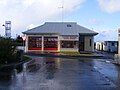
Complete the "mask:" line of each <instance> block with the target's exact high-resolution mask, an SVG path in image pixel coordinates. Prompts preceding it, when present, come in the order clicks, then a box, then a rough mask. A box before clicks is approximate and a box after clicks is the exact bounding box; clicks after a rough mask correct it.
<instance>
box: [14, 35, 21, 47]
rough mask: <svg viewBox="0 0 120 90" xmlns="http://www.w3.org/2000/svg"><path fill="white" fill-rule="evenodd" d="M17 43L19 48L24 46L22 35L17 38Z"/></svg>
mask: <svg viewBox="0 0 120 90" xmlns="http://www.w3.org/2000/svg"><path fill="white" fill-rule="evenodd" d="M15 41H16V43H17V46H23V39H22V37H21V36H20V35H18V36H17V38H16V40H15Z"/></svg>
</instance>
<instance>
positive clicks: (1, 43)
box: [0, 38, 16, 64]
mask: <svg viewBox="0 0 120 90" xmlns="http://www.w3.org/2000/svg"><path fill="white" fill-rule="evenodd" d="M15 49H16V44H15V42H14V40H13V39H9V38H0V63H2V64H5V63H11V62H13V61H15V59H16V53H15Z"/></svg>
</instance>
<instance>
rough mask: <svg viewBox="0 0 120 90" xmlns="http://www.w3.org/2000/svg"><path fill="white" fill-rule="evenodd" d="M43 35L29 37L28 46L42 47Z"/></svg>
mask: <svg viewBox="0 0 120 90" xmlns="http://www.w3.org/2000/svg"><path fill="white" fill-rule="evenodd" d="M41 47H42V37H28V48H41Z"/></svg>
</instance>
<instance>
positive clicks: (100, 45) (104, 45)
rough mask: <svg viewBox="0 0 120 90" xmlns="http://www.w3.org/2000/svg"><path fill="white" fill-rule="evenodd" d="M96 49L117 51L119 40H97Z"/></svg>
mask: <svg viewBox="0 0 120 90" xmlns="http://www.w3.org/2000/svg"><path fill="white" fill-rule="evenodd" d="M96 50H99V51H107V52H117V51H118V41H104V42H96Z"/></svg>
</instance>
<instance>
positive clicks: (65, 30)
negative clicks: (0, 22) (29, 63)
mask: <svg viewBox="0 0 120 90" xmlns="http://www.w3.org/2000/svg"><path fill="white" fill-rule="evenodd" d="M23 33H24V34H60V35H79V34H86V35H97V34H98V33H96V32H94V31H92V30H89V29H87V28H85V27H82V26H80V25H78V24H77V23H75V22H46V23H45V24H43V25H41V26H38V27H36V28H33V29H30V30H27V31H25V32H23Z"/></svg>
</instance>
